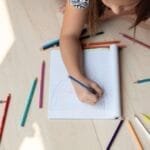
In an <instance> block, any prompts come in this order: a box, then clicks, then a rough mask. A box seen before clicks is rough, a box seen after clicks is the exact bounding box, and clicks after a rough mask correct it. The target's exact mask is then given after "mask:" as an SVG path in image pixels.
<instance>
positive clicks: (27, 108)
mask: <svg viewBox="0 0 150 150" xmlns="http://www.w3.org/2000/svg"><path fill="white" fill-rule="evenodd" d="M37 81H38V79H37V78H35V80H34V81H33V84H32V87H31V91H30V94H29V97H28V99H27V101H26V105H25V109H24V112H23V114H22V117H21V122H20V126H22V127H23V126H24V125H25V122H26V119H27V115H28V112H29V108H30V105H31V101H32V98H33V95H34V92H35V88H36V85H37Z"/></svg>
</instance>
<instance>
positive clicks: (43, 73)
mask: <svg viewBox="0 0 150 150" xmlns="http://www.w3.org/2000/svg"><path fill="white" fill-rule="evenodd" d="M44 77H45V61H43V62H42V66H41V82H40V97H39V108H42V107H43V96H44Z"/></svg>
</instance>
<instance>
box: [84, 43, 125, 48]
mask: <svg viewBox="0 0 150 150" xmlns="http://www.w3.org/2000/svg"><path fill="white" fill-rule="evenodd" d="M116 45H117V44H116ZM109 47H110V44H105V45H85V46H83V48H84V49H92V48H109ZM117 47H118V48H126V45H117Z"/></svg>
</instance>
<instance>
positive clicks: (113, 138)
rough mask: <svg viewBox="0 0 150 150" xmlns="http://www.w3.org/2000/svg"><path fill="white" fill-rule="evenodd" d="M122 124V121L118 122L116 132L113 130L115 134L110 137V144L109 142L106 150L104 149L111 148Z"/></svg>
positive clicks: (108, 149)
mask: <svg viewBox="0 0 150 150" xmlns="http://www.w3.org/2000/svg"><path fill="white" fill-rule="evenodd" d="M122 123H123V120H121V121H120V122H119V124H118V126H117V128H116V130H115V132H114V134H113V136H112V138H111V140H110V142H109V144H108V146H107V148H106V150H110V147H111V145H112V143H113V141H114V140H115V137H116V136H117V134H118V132H119V130H120V128H121V125H122Z"/></svg>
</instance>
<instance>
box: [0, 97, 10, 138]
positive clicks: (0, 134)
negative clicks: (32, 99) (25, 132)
mask: <svg viewBox="0 0 150 150" xmlns="http://www.w3.org/2000/svg"><path fill="white" fill-rule="evenodd" d="M10 99H11V95H10V94H9V95H8V97H7V100H6V103H5V107H4V112H3V116H2V121H1V126H0V140H1V138H2V135H3V131H4V126H5V121H6V117H7V112H8V107H9V104H10Z"/></svg>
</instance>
